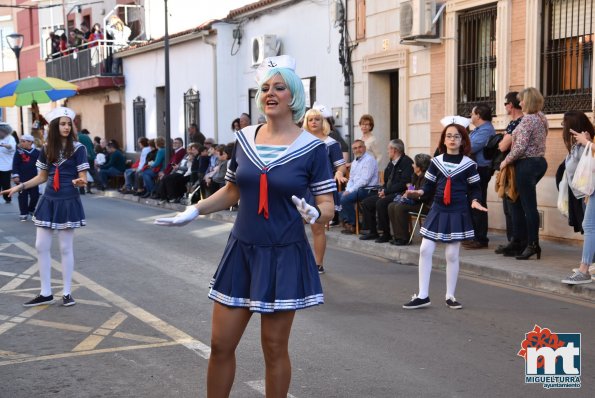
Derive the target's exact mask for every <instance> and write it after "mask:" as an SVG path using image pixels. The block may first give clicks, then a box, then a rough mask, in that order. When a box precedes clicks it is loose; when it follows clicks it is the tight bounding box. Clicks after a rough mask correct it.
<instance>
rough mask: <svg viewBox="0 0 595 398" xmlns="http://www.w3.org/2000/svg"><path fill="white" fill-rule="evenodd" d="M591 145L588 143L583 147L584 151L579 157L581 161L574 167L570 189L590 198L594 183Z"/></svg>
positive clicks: (594, 187) (593, 162)
mask: <svg viewBox="0 0 595 398" xmlns="http://www.w3.org/2000/svg"><path fill="white" fill-rule="evenodd" d="M591 146H592V144H591V143H588V144H587V145H586V146H585V150H584V151H583V154H582V156H581V159H580V160H579V162H578V166H576V171H575V172H574V177H573V178H572V183H571V185H572V188H574V189H575V190H577V191H579V192H581V193H584V194H585V195H587V196H591V194H593V191H595V181H593V172H594V171H595V170H593V167H594V166H595V161H594V160H593V152H592V149H591Z"/></svg>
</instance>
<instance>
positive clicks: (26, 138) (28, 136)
mask: <svg viewBox="0 0 595 398" xmlns="http://www.w3.org/2000/svg"><path fill="white" fill-rule="evenodd" d="M21 140H23V141H30V142H35V138H34V137H33V136H32V135H31V134H23V135H22V136H21Z"/></svg>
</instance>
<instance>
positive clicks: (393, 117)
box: [388, 71, 399, 140]
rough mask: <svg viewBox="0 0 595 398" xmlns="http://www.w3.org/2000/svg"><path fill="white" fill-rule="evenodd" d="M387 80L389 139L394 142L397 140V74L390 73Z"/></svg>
mask: <svg viewBox="0 0 595 398" xmlns="http://www.w3.org/2000/svg"><path fill="white" fill-rule="evenodd" d="M388 78H389V81H390V94H389V107H390V139H391V140H396V139H397V138H399V72H398V71H395V72H390V73H389V74H388Z"/></svg>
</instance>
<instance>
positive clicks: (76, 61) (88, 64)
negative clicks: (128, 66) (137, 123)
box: [45, 40, 124, 92]
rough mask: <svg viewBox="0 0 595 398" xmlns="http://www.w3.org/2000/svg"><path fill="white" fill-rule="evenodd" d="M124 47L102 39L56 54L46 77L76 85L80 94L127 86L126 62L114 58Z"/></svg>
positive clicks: (47, 69)
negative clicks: (124, 68) (125, 80)
mask: <svg viewBox="0 0 595 398" xmlns="http://www.w3.org/2000/svg"><path fill="white" fill-rule="evenodd" d="M120 48H122V46H119V45H113V44H112V43H111V41H108V40H101V41H97V42H92V43H88V44H85V45H82V46H79V47H77V48H76V49H69V50H68V53H66V54H59V53H57V54H52V58H50V59H48V60H47V61H46V63H45V67H46V75H47V76H48V77H56V78H58V79H62V80H66V81H69V82H72V83H74V84H76V85H77V86H78V87H79V92H86V91H93V90H101V89H110V88H119V87H123V86H124V76H123V75H122V66H121V65H122V61H121V60H119V59H116V58H115V57H113V54H114V52H116V51H117V50H118V49H120Z"/></svg>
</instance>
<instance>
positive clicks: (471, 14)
mask: <svg viewBox="0 0 595 398" xmlns="http://www.w3.org/2000/svg"><path fill="white" fill-rule="evenodd" d="M496 16H497V9H496V5H495V4H494V5H490V6H488V7H482V8H476V9H472V10H469V11H465V12H462V13H461V14H460V15H459V34H458V37H459V42H458V62H457V65H458V66H457V78H458V79H457V81H458V87H457V113H458V114H459V115H461V116H465V117H469V115H470V114H471V110H472V109H473V107H474V106H476V105H477V104H479V103H486V104H488V105H489V106H490V107H491V108H492V109H494V110H495V109H496V88H495V87H496Z"/></svg>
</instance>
